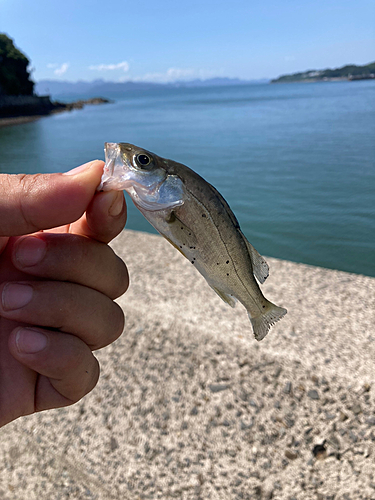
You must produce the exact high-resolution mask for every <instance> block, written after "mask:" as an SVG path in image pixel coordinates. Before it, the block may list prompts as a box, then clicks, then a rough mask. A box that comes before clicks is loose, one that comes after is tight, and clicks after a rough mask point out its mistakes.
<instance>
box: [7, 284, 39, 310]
mask: <svg viewBox="0 0 375 500" xmlns="http://www.w3.org/2000/svg"><path fill="white" fill-rule="evenodd" d="M32 297H33V289H32V288H31V286H29V285H21V284H20V283H7V284H6V285H5V286H4V288H3V294H2V298H1V299H2V305H3V309H4V311H13V310H15V309H21V307H24V306H26V305H27V304H28V303H29V302H30V300H31V299H32Z"/></svg>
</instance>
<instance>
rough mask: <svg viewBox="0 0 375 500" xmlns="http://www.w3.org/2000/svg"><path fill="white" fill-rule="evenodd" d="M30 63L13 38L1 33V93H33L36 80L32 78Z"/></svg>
mask: <svg viewBox="0 0 375 500" xmlns="http://www.w3.org/2000/svg"><path fill="white" fill-rule="evenodd" d="M28 64H29V60H28V58H27V57H26V56H25V55H24V54H23V53H22V52H21V51H20V50H18V49H17V48H16V47H15V46H14V43H13V40H12V39H11V38H9V37H8V36H7V35H5V34H4V33H0V94H6V95H32V94H33V91H34V82H33V81H32V80H30V74H29V72H28V71H27V66H28Z"/></svg>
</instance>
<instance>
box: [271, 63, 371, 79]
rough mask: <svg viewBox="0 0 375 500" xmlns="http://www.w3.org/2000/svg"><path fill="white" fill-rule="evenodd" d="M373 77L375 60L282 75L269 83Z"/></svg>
mask: <svg viewBox="0 0 375 500" xmlns="http://www.w3.org/2000/svg"><path fill="white" fill-rule="evenodd" d="M374 78H375V62H373V63H370V64H366V65H364V66H356V65H355V64H349V65H347V66H342V67H341V68H336V69H323V70H316V69H310V70H307V71H303V72H302V73H293V74H291V75H282V76H280V77H279V78H276V79H274V80H271V83H293V82H327V81H331V82H332V81H340V80H349V81H353V80H370V79H374Z"/></svg>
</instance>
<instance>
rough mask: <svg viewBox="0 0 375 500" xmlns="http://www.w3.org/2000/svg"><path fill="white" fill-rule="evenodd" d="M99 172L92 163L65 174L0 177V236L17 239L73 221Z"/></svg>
mask: <svg viewBox="0 0 375 500" xmlns="http://www.w3.org/2000/svg"><path fill="white" fill-rule="evenodd" d="M102 173H103V162H102V161H100V160H94V161H91V162H89V163H86V164H85V165H81V166H80V167H77V168H76V169H73V170H71V171H70V172H67V173H65V174H35V175H25V174H19V175H8V174H1V175H0V236H18V235H22V234H29V233H34V232H36V231H40V230H42V229H50V228H52V227H58V226H63V225H64V224H69V223H71V222H74V221H76V220H77V219H79V218H80V217H81V215H82V214H83V213H84V212H85V210H86V208H87V206H88V205H89V203H90V201H91V199H92V197H93V196H94V194H95V190H96V188H97V187H98V185H99V183H100V178H101V175H102Z"/></svg>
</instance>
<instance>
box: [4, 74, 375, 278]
mask: <svg viewBox="0 0 375 500" xmlns="http://www.w3.org/2000/svg"><path fill="white" fill-rule="evenodd" d="M75 97H81V96H75ZM103 97H106V96H105V95H104V96H103ZM108 97H111V98H114V99H116V102H115V103H114V104H108V105H103V106H88V107H86V108H85V109H84V110H81V111H73V112H71V113H63V114H59V115H54V116H51V117H46V118H43V119H41V120H38V121H36V122H34V123H28V124H24V125H19V126H12V127H5V128H0V151H1V166H0V171H1V172H7V173H20V172H24V173H35V172H58V171H66V170H69V169H71V168H73V167H74V166H77V165H79V164H81V163H84V162H87V161H89V160H91V159H95V158H103V159H104V153H103V144H104V142H105V141H108V142H119V141H123V142H131V143H134V144H137V145H139V146H142V147H144V148H146V149H149V150H150V151H153V152H155V153H157V154H159V155H160V156H165V157H167V158H172V159H174V160H177V161H180V162H182V163H185V164H187V165H189V166H190V167H191V168H193V169H194V170H196V171H197V172H198V173H199V174H200V175H202V176H203V177H204V178H205V179H207V180H208V181H209V182H210V183H212V184H213V185H215V187H216V188H217V189H218V190H219V191H220V192H221V193H222V194H223V195H224V197H225V198H226V199H227V201H228V202H229V204H230V206H231V208H232V209H233V211H234V212H235V214H236V216H237V218H238V220H239V222H240V224H241V227H242V230H243V232H244V233H245V235H246V236H247V237H248V239H249V240H250V242H251V243H252V244H253V245H254V246H255V248H256V249H257V250H258V251H259V252H260V253H262V254H263V255H269V256H274V257H279V258H282V259H287V260H292V261H296V262H304V263H307V264H312V265H317V266H322V267H328V268H333V269H340V270H344V271H350V272H354V273H361V274H366V275H369V276H375V82H374V81H360V82H337V83H336V82H335V83H312V84H284V85H267V84H263V85H246V86H235V87H219V88H218V87H216V88H214V87H212V88H192V89H184V88H176V89H168V90H167V89H159V90H152V91H138V92H134V91H133V92H131V93H127V94H126V95H124V94H123V95H116V96H113V95H111V96H108ZM128 201H129V200H128ZM128 205H129V215H128V225H127V227H129V228H131V229H136V230H140V231H149V232H154V230H153V228H152V227H151V226H150V225H149V224H148V222H147V221H146V220H145V219H144V218H143V216H142V215H141V214H140V213H139V212H138V211H137V210H136V209H135V208H134V207H133V205H132V203H131V202H130V201H129V203H128Z"/></svg>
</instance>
